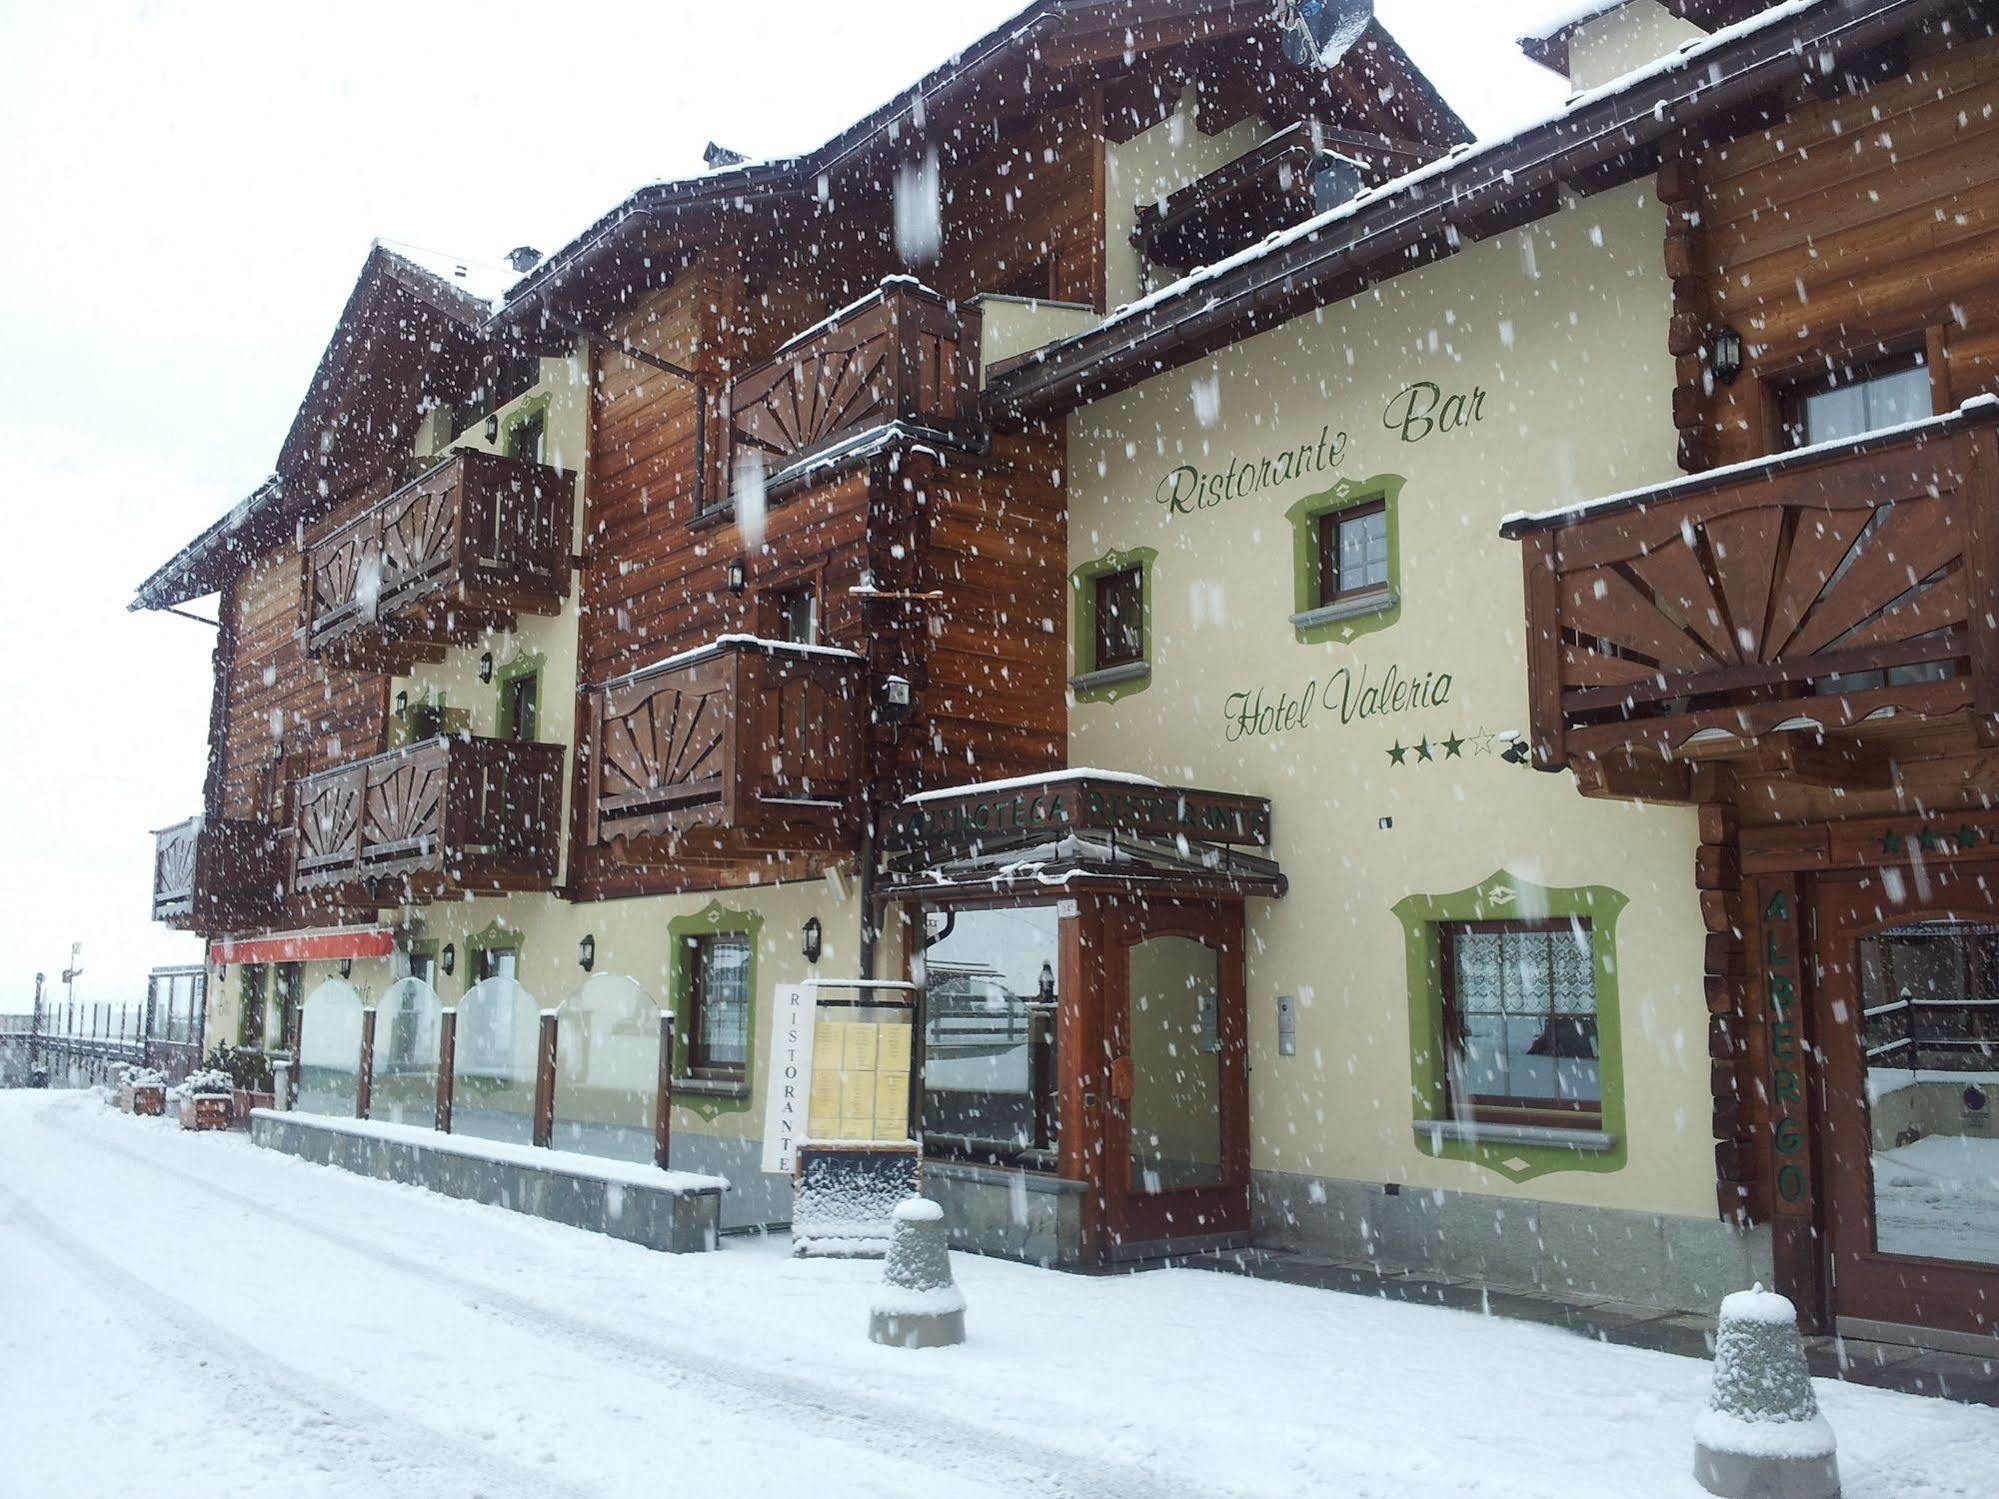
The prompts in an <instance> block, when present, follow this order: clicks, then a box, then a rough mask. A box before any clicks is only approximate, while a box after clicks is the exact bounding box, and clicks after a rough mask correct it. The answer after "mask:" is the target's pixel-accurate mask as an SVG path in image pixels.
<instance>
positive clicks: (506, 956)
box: [473, 947, 521, 984]
mask: <svg viewBox="0 0 1999 1499" xmlns="http://www.w3.org/2000/svg"><path fill="white" fill-rule="evenodd" d="M474 951H475V952H476V954H477V958H478V961H477V962H476V963H475V964H474V966H473V982H475V983H479V984H483V983H485V982H486V980H487V979H517V978H519V977H520V971H521V950H520V949H519V948H518V947H481V948H477V949H475V950H474Z"/></svg>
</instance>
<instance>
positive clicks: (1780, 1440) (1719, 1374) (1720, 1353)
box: [1694, 1285, 1839, 1499]
mask: <svg viewBox="0 0 1999 1499" xmlns="http://www.w3.org/2000/svg"><path fill="white" fill-rule="evenodd" d="M1834 1449H1835V1444H1834V1441H1833V1435H1832V1427H1831V1426H1830V1425H1829V1424H1827V1422H1826V1418H1825V1417H1824V1416H1823V1415H1821V1414H1820V1413H1819V1402H1818V1397H1817V1396H1816V1395H1814V1394H1813V1393H1812V1380H1811V1374H1810V1372H1809V1371H1808V1370H1807V1369H1806V1368H1805V1349H1804V1344H1803V1343H1801V1342H1800V1341H1799V1339H1798V1312H1797V1308H1795V1307H1793V1306H1792V1305H1791V1303H1790V1301H1789V1300H1788V1299H1786V1298H1785V1297H1782V1296H1779V1295H1777V1294H1776V1293H1775V1292H1773V1291H1766V1290H1764V1289H1763V1287H1762V1286H1760V1285H1759V1286H1757V1287H1756V1288H1755V1289H1754V1290H1753V1291H1737V1292H1736V1293H1735V1294H1734V1295H1733V1296H1729V1297H1725V1298H1724V1299H1723V1301H1722V1303H1721V1327H1720V1330H1719V1331H1718V1333H1717V1334H1716V1337H1715V1344H1714V1388H1713V1390H1712V1391H1711V1392H1710V1394H1709V1395H1708V1408H1707V1409H1706V1410H1704V1411H1702V1412H1701V1414H1700V1417H1699V1419H1698V1420H1697V1421H1695V1423H1694V1477H1695V1478H1696V1479H1697V1480H1698V1481H1699V1483H1700V1485H1701V1487H1702V1488H1704V1489H1706V1490H1707V1491H1708V1492H1709V1493H1710V1494H1720V1495H1723V1496H1724V1499H1837V1496H1838V1494H1839V1459H1838V1457H1837V1455H1836V1454H1835V1450H1834Z"/></svg>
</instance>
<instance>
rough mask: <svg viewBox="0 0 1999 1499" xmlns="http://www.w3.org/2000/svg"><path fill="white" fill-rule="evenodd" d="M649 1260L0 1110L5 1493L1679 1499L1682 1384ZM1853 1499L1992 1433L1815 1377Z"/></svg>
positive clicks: (1135, 1284) (1441, 1322)
mask: <svg viewBox="0 0 1999 1499" xmlns="http://www.w3.org/2000/svg"><path fill="white" fill-rule="evenodd" d="M955 1263H956V1267H957V1270H958V1274H959V1278H960V1281H961V1283H962V1284H963V1286H964V1288H965V1293H966V1297H967V1300H968V1302H969V1304H970V1313H969V1317H968V1323H969V1326H970V1329H971V1341H970V1342H969V1343H968V1344H967V1345H966V1346H965V1347H963V1348H959V1349H949V1350H941V1351H938V1352H931V1353H907V1352H900V1351H896V1350H889V1349H883V1348H878V1347H875V1346H874V1345H872V1344H870V1343H868V1342H867V1341H866V1339H865V1336H864V1329H865V1327H866V1324H867V1300H868V1288H869V1286H870V1285H871V1284H872V1283H873V1281H874V1279H875V1277H876V1275H877V1274H878V1267H877V1266H873V1265H866V1264H841V1263H828V1262H822V1261H812V1262H803V1261H796V1260H793V1259H791V1258H789V1256H788V1254H787V1252H786V1247H785V1246H784V1245H783V1243H782V1242H769V1243H760V1242H756V1241H730V1243H729V1247H728V1248H727V1249H725V1250H724V1251H723V1252H722V1253H719V1254H712V1255H698V1256H691V1257H671V1258H670V1257H668V1256H664V1255H659V1254H654V1253H651V1252H648V1251H646V1250H642V1249H637V1248H634V1247H632V1246H629V1245H624V1244H619V1243H615V1242H613V1241H610V1240H606V1239H601V1238H597V1237H594V1236H591V1235H587V1234H582V1233H578V1232H575V1231H572V1230H568V1229H562V1228H557V1227H555V1226H553V1225H550V1224H546V1223H541V1222H538V1221H535V1220H531V1219H525V1218H521V1217H519V1216H517V1215H514V1214H510V1213H506V1212H503V1211H499V1210H496V1209H491V1208H482V1207H476V1206H473V1205H470V1204H466V1203H458V1202H451V1201H447V1200H444V1199H442V1198H438V1197H435V1196H432V1195H430V1194H426V1193H423V1192H419V1191H417V1190H415V1189H412V1188H406V1187H395V1186H388V1185H384V1184H381V1183H377V1182H372V1181H368V1180H364V1179H362V1178H358V1177H354V1176H349V1175H347V1174H345V1173H342V1172H338V1171H333V1170H328V1169H325V1168H321V1167H316V1166H309V1165H306V1164H303V1163H301V1162H298V1161H294V1160H291V1159H289V1158H285V1157H280V1156H277V1155H274V1154H271V1153H269V1152H264V1151H259V1150H257V1149H255V1148H254V1147H252V1146H251V1145H249V1143H248V1142H247V1141H246V1140H244V1139H243V1138H241V1137H240V1136H233V1135H232V1136H229V1137H218V1136H213V1135H203V1136H196V1135H189V1134H182V1133H181V1132H179V1131H178V1130H175V1129H173V1128H172V1127H171V1126H169V1125H166V1124H164V1123H163V1122H160V1121H152V1120H138V1119H132V1118H128V1117H125V1116H122V1115H118V1114H116V1113H112V1112H109V1111H106V1110H105V1109H103V1108H102V1107H101V1106H100V1105H99V1104H97V1103H96V1102H95V1101H94V1100H93V1099H91V1098H88V1097H86V1096H83V1095H77V1094H49V1093H22V1092H11V1093H0V1411H4V1412H5V1413H6V1418H5V1428H4V1430H5V1435H4V1438H0V1493H5V1494H6V1495H8V1496H9V1499H13V1496H21V1499H41V1496H53V1495H97V1494H107V1495H108V1494H112V1493H117V1492H124V1491H133V1492H139V1491H143V1492H147V1493H152V1494H161V1495H181V1494H196V1493H216V1492H230V1491H235V1490H240V1489H254V1491H256V1492H262V1493H275V1494H285V1495H288V1496H289V1495H356V1496H359V1495H369V1496H374V1495H382V1494H389V1493H405V1494H423V1495H426V1496H432V1495H436V1496H449V1495H471V1494H480V1495H489V1496H500V1495H529V1494H536V1495H542V1494H546V1495H568V1494H605V1495H623V1494H631V1495H640V1494H644V1495H648V1496H651V1495H657V1494H659V1493H661V1492H676V1493H682V1492H684V1493H701V1494H711V1495H718V1496H731V1495H764V1494H776V1493H800V1494H811V1495H813V1496H814V1499H820V1496H843V1495H863V1494H865V1495H869V1496H898V1495H908V1496H911V1499H916V1496H924V1499H958V1496H997V1495H1002V1494H1005V1495H1035V1496H1041V1495H1051V1496H1055V1495H1073V1496H1079V1499H1081V1496H1103V1499H1148V1496H1157V1499H1183V1496H1184V1499H1195V1496H1204V1499H1206V1496H1217V1499H1226V1496H1231V1495H1273V1496H1275V1495H1282V1496H1285V1499H1296V1496H1314V1499H1315V1496H1319V1495H1340V1496H1355V1499H1362V1496H1381V1499H1388V1496H1397V1499H1402V1496H1427V1495H1459V1494H1472V1495H1478V1496H1481V1499H1493V1496H1505V1499H1512V1496H1527V1495H1535V1496H1541V1495H1546V1496H1551V1499H1552V1496H1556V1495H1560V1496H1563V1499H1577V1496H1590V1495H1603V1496H1617V1499H1628V1496H1652V1495H1661V1496H1668V1499H1673V1496H1687V1499H1692V1496H1695V1495H1698V1494H1699V1493H1700V1492H1701V1491H1700V1490H1699V1489H1698V1487H1697V1486H1696V1485H1695V1484H1694V1483H1693V1481H1692V1479H1691V1478H1690V1477H1688V1476H1687V1474H1688V1465H1689V1463H1690V1460H1691V1455H1692V1427H1693V1418H1694V1414H1695V1412H1696V1410H1697V1409H1698V1408H1699V1406H1700V1403H1701V1399H1702V1396H1703V1393H1704V1390H1705V1387H1706V1380H1707V1368H1706V1365H1705V1364H1704V1363H1702V1362H1700V1361H1697V1360H1690V1359H1683V1358H1677V1357H1674V1356H1672V1355H1669V1354H1662V1353H1653V1352H1649V1351H1645V1350H1638V1349H1629V1348H1617V1347H1611V1346H1606V1345H1603V1344H1599V1343H1593V1342H1590V1341H1587V1340H1585V1339H1583V1338H1579V1337H1575V1336H1572V1335H1570V1334H1567V1333H1563V1332H1560V1331H1556V1330H1553V1329H1550V1328H1546V1327H1539V1326H1533V1325H1528V1324H1522V1323H1512V1322H1505V1321H1500V1320H1496V1319H1488V1318H1482V1317H1479V1316H1477V1315H1474V1314H1470V1313H1465V1312H1455V1311H1444V1310H1433V1309H1430V1308H1425V1307H1418V1306H1411V1305H1407V1304H1395V1303H1383V1302H1377V1301H1371V1300H1367V1299H1363V1298H1360V1297H1353V1296H1341V1295H1328V1294H1326V1293H1324V1292H1319V1291H1313V1290H1307V1289H1300V1288H1296V1287H1291V1286H1284V1285H1278V1284H1271V1283H1264V1282H1257V1281H1252V1280H1247V1279H1239V1278H1235V1277H1228V1276H1217V1275H1213V1274H1209V1273H1205V1272H1201V1271H1191V1270H1188V1271H1160V1272H1154V1273H1149V1274H1144V1275H1135V1276H1129V1277H1078V1276H1064V1275H1057V1274H1052V1273H1049V1272H1044V1271H1038V1270H1032V1269H1028V1268H1025V1267H1022V1266H1017V1265H1011V1264H1006V1263H1002V1262H999V1261H991V1260H978V1259H973V1258H970V1257H966V1256H958V1257H957V1258H956V1261H955ZM1819 1392H1820V1399H1821V1400H1822V1401H1823V1402H1824V1405H1825V1409H1826V1412H1827V1415H1828V1416H1829V1417H1830V1419H1831V1420H1832V1422H1833V1425H1834V1427H1835V1429H1836V1430H1837V1432H1838V1434H1839V1438H1840V1443H1841V1465H1842V1468H1843V1471H1844V1475H1845V1479H1846V1494H1847V1496H1848V1499H1877V1496H1878V1499H1886V1496H1897V1499H1928V1496H1956V1499H1993V1496H1994V1495H1995V1493H1999V1415H1995V1413H1994V1412H1993V1411H1991V1410H1988V1409H1984V1408H1982V1407H1977V1406H1966V1405H1955V1404H1949V1403H1945V1402H1942V1401H1934V1400H1924V1399H1919V1398H1915V1397H1911V1396H1904V1395H1896V1394H1891V1393H1887V1392H1883V1391H1876V1390H1868V1389H1863V1388H1857V1387H1854V1386H1849V1385H1841V1384H1836V1383H1828V1382H1824V1381H1821V1382H1820V1384H1819Z"/></svg>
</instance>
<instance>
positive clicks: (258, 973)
mask: <svg viewBox="0 0 1999 1499" xmlns="http://www.w3.org/2000/svg"><path fill="white" fill-rule="evenodd" d="M240 972H241V974H242V988H243V1009H242V1015H241V1020H242V1024H241V1025H240V1026H239V1027H238V1029H237V1032H236V1040H237V1043H238V1044H239V1045H242V1046H249V1047H261V1046H262V1045H263V1044H264V992H265V988H264V986H265V984H266V982H267V981H268V977H269V974H270V970H269V969H268V968H265V967H263V966H262V965H261V964H253V965H249V966H246V967H244V968H243V969H241V970H240Z"/></svg>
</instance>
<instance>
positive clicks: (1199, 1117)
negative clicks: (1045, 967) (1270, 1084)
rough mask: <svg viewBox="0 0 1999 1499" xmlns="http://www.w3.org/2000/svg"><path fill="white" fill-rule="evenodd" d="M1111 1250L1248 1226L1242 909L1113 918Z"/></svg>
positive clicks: (1108, 1138) (1107, 1009)
mask: <svg viewBox="0 0 1999 1499" xmlns="http://www.w3.org/2000/svg"><path fill="white" fill-rule="evenodd" d="M1104 938H1105V952H1104V967H1103V984H1104V989H1103V995H1104V1039H1105V1043H1106V1045H1105V1049H1106V1053H1107V1055H1108V1057H1109V1062H1110V1074H1109V1079H1108V1081H1109V1088H1108V1093H1109V1097H1108V1099H1107V1109H1106V1115H1105V1140H1104V1143H1105V1152H1104V1181H1103V1204H1104V1230H1105V1240H1106V1243H1105V1254H1106V1257H1107V1258H1112V1259H1116V1258H1130V1257H1135V1256H1139V1255H1143V1254H1145V1253H1147V1252H1149V1251H1153V1250H1158V1249H1164V1248H1167V1247H1170V1246H1171V1245H1173V1244H1175V1243H1188V1242H1190V1241H1192V1242H1201V1241H1215V1240H1218V1239H1224V1238H1240V1237H1241V1236H1243V1235H1246V1234H1247V1233H1248V1231H1249V1085H1248V1078H1247V1075H1246V1072H1245V1067H1244V1051H1245V1049H1246V1042H1247V1036H1246V1032H1247V1018H1248V1017H1247V1015H1246V1013H1245V1007H1244V1001H1243V915H1242V907H1241V906H1239V905H1229V906H1215V905H1184V906H1183V905H1176V904H1149V905H1135V906H1121V907H1118V908H1114V909H1112V910H1109V911H1107V912H1106V913H1105V922H1104Z"/></svg>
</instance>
